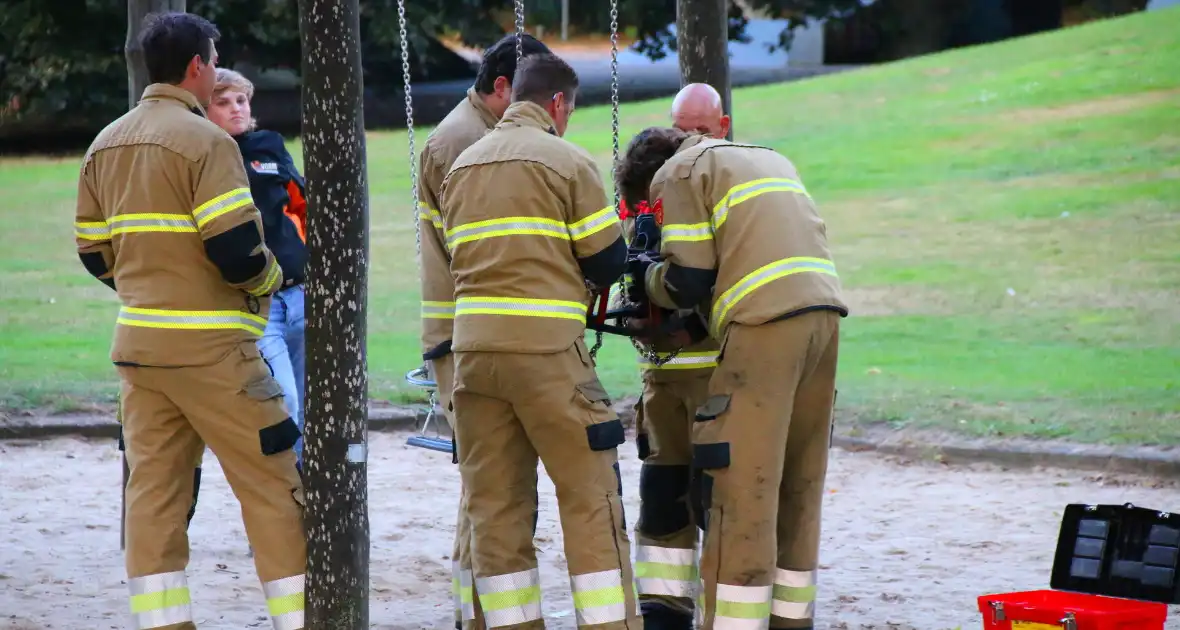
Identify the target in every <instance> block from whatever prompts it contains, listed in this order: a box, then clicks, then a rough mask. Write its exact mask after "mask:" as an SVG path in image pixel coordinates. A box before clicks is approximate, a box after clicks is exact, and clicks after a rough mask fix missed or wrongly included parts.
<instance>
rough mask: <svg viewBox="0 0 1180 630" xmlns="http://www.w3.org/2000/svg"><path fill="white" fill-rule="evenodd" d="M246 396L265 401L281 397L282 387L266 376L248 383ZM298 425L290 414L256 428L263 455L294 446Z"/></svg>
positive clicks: (280, 451)
mask: <svg viewBox="0 0 1180 630" xmlns="http://www.w3.org/2000/svg"><path fill="white" fill-rule="evenodd" d="M244 391H245V392H246V396H248V397H250V399H251V400H256V401H258V402H267V401H270V400H274V399H276V398H279V399H281V398H282V397H283V387H282V385H279V382H278V381H276V380H275V379H274V378H273V377H270V376H267V377H263V378H260V379H258V380H256V381H253V382H251V383H248V384H247V385H246V387H245V390H244ZM300 435H302V433H301V432H300V431H299V426H298V425H296V424H295V420H293V419H291V417H290V416H288V417H287V418H285V419H283V420H281V421H279V422H276V423H275V424H272V425H270V426H266V427H263V428H261V429H259V430H258V443H259V448H260V449H261V450H262V454H263V455H275V454H277V453H282V452H283V451H286V450H289V449H291V448H294V447H295V443H296V442H298V441H299V436H300Z"/></svg>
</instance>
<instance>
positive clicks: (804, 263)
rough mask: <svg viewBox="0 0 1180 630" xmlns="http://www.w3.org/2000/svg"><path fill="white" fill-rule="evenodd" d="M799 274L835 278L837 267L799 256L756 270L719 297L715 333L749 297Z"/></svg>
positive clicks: (823, 261) (828, 262) (714, 317)
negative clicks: (825, 275)
mask: <svg viewBox="0 0 1180 630" xmlns="http://www.w3.org/2000/svg"><path fill="white" fill-rule="evenodd" d="M797 273H823V274H828V275H831V276H835V275H836V265H835V263H833V262H832V261H830V260H825V259H823V258H810V257H804V256H799V257H795V258H784V259H782V260H776V261H775V262H772V263H770V264H768V265H763V266H762V267H759V268H758V269H755V270H754V271H752V272H750V273H749V274H746V276H745V277H744V278H742V279H741V280H739V281H738V282H737V283H736V284H734V285H733V286H732V287H730V288H729V289H726V291H725V292H724V293H722V294H721V295H720V296H718V298H717V302H716V303H714V304H713V311H712V317H710V318H709V323H710V324H711V325H712V326H713V327H714V331H713V332H714V333H718V332H720V329H721V326H722V325H723V323H724V322H725V318H726V316H727V315H729V311H730V310H732V309H733V307H734V306H735V305H737V303H738V302H740V301H742V299H743V298H745V297H746V296H747V295H749V294H750V293H753V292H754V291H755V290H756V289H758V288H760V287H762V286H763V285H766V284H769V283H771V282H773V281H775V280H778V279H779V278H785V277H787V276H791V275H794V274H797Z"/></svg>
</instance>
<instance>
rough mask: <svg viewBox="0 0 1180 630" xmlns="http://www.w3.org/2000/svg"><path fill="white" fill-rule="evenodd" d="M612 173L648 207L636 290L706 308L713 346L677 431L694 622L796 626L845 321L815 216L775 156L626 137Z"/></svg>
mask: <svg viewBox="0 0 1180 630" xmlns="http://www.w3.org/2000/svg"><path fill="white" fill-rule="evenodd" d="M618 180H619V182H620V186H621V188H622V190H623V192H624V195H625V196H626V198H627V199H628V200H629V201H631V200H639V199H647V200H648V201H649V202H651V203H656V202H657V201H659V202H660V203H661V205H662V207H663V226H662V228H661V234H662V239H661V246H662V247H661V253H662V254H663V261H662V262H654V261H651V259H649V261H648V262H649V263H650V265H649V266H648V267H647V269H646V273H645V276H646V283H645V288H646V290H647V292H648V295H649V296H650V297H651V299H652V301H653V302H655V303H657V304H658V305H660V306H663V307H665V308H693V307H698V308H699V307H700V305H702V304H706V305H707V306H705V307H704V310H705V311H706V312H707V314H708V321H709V326H710V330H711V334H712V336H713V337H714V338H715V339H717V340H719V341H720V342H721V356H720V359H719V361H718V366H717V368H716V369H715V370H714V373H713V377H712V379H711V380H710V381H709V397H708V399H707V400H706V401H705V404H704V405H702V406H701V407H700V408H699V409H698V410H697V412H696V417H695V418H694V420H695V422H694V423H693V428H692V450H693V453H692V460H693V469H694V471H693V476H694V480H693V482H694V483H693V485H694V488H693V494H694V497H693V498H694V501H693V502H694V504H695V505H694V509H695V510H696V511H697V513H698V522H699V523H700V524H701V526H702V528H703V529H704V530H705V542H704V549H703V553H702V555H701V561H700V564H701V567H700V575H701V577H702V581H703V586H704V592H703V597H702V598H701V599H702V600H703V601H702V602H701V603H702V607H703V610H702V611H701V613H703V614H702V617H703V619H702V620H703V628H705V629H706V630H711V629H713V628H717V629H721V628H729V627H739V626H740V627H743V628H744V627H759V626H761V627H767V626H766V625H764V624H766V623H767V622H768V620H769V627H771V628H796V629H799V628H812V627H813V613H814V605H815V571H816V567H817V562H818V553H819V532H820V504H821V501H822V497H823V486H824V477H825V475H826V472H827V456H828V447H829V439H830V432H831V423H832V406H833V404H834V401H835V382H836V358H837V339H838V326H839V321H840V318H841V317H844V316H846V315H847V314H848V310H847V307H846V306H845V305H844V303H843V301H842V299H841V296H840V282H839V279H838V277H837V275H836V268H835V265H834V264H833V262H832V260H831V254H830V253H829V250H828V245H827V237H826V229H825V226H824V222H823V220H822V219H820V217H819V215H818V213H817V212H816V208H815V205H814V204H813V202H812V200H811V198H810V196H808V194H807V191H806V189H805V188H804V187H803V184H802V183H801V182H800V181H799V176H798V173H797V172H796V171H795V167H794V166H793V165H792V164H791V162H790V161H789V160H787V159H786V158H785V157H783V156H781V155H779V154H778V153H776V152H774V151H772V150H770V149H766V148H763V147H757V146H750V145H742V144H734V143H730V142H726V141H724V140H714V139H709V138H706V137H704V136H701V135H690V134H687V133H685V132H683V131H680V130H677V129H663V128H653V129H648V130H645V131H643V132H641V133H640V134H639V135H638V136H637V137H636V138H635V140H633V141H632V143H631V146H630V147H629V148H628V151H627V156H626V158H625V159H624V160H623V161H622V162H621V163H620V165H619V167H618Z"/></svg>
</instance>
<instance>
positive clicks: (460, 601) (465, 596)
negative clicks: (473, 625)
mask: <svg viewBox="0 0 1180 630" xmlns="http://www.w3.org/2000/svg"><path fill="white" fill-rule="evenodd" d="M472 581H473V580H472V574H471V569H464V568H462V567H460V566H459V562H458V561H457V560H456V561H454V562H452V563H451V582H452V588H453V590H454V598H455V615H456V618H457V619H458V620H459V621H468V620H471V619H475V598H474V597H473V589H472Z"/></svg>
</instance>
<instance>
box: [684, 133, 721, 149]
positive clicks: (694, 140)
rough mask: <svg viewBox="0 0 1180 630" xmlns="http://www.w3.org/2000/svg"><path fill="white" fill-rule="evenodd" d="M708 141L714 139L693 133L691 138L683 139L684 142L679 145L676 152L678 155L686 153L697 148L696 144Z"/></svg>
mask: <svg viewBox="0 0 1180 630" xmlns="http://www.w3.org/2000/svg"><path fill="white" fill-rule="evenodd" d="M709 140H714V138H710V137H709V136H706V135H703V134H697V133H694V134H692V135H691V136H689V137H687V138H685V139H684V142H681V143H680V148H679V149H676V152H677V153H680V152H681V151H687V150H689V149H691V148H693V147H695V146H697V145H698V144H700V143H702V142H706V141H709Z"/></svg>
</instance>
